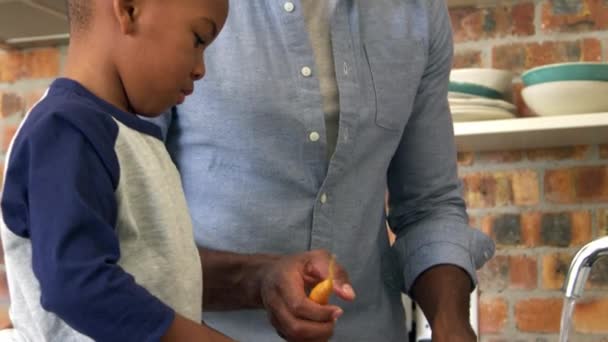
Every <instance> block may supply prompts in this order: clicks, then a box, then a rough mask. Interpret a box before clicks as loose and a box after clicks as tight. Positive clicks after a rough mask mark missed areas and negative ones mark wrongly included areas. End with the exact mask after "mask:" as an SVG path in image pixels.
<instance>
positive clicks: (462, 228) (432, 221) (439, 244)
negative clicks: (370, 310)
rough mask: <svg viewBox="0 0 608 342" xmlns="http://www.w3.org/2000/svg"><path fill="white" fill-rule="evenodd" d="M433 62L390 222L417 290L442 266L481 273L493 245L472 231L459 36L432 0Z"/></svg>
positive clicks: (391, 183)
mask: <svg viewBox="0 0 608 342" xmlns="http://www.w3.org/2000/svg"><path fill="white" fill-rule="evenodd" d="M429 3H430V4H429V7H430V16H429V27H430V28H429V29H430V32H429V42H428V51H429V52H428V61H427V66H426V69H425V71H424V74H423V77H422V80H421V83H420V86H419V89H418V92H417V95H416V99H415V102H414V107H413V113H412V116H411V118H410V120H409V122H408V124H407V126H406V127H405V131H404V132H403V136H402V139H401V141H400V144H399V147H398V149H397V151H396V154H395V156H394V157H393V160H392V161H391V164H390V166H389V170H388V187H389V193H390V202H389V217H388V220H389V224H390V226H391V227H392V229H393V231H394V232H395V233H396V234H397V241H396V243H395V244H394V246H393V253H394V254H396V258H397V261H398V265H399V270H401V272H402V276H403V283H402V284H401V285H402V286H403V290H404V291H405V292H410V291H411V287H412V285H413V283H414V281H415V280H416V278H417V277H418V276H419V275H420V274H421V273H422V272H424V271H425V270H427V269H428V268H430V267H433V266H436V265H439V264H452V265H456V266H459V267H461V268H462V269H464V270H465V271H466V272H467V273H468V274H469V275H470V277H471V280H472V282H473V283H476V281H477V279H476V272H475V270H476V269H477V268H479V267H481V266H482V265H483V264H484V263H485V262H486V261H487V260H488V259H489V258H490V257H491V256H492V255H493V254H494V243H493V242H492V240H491V239H490V238H489V237H488V236H486V235H485V234H483V233H482V232H481V231H479V230H476V229H472V228H470V227H469V226H468V216H467V213H466V206H465V202H464V200H463V198H462V185H461V182H460V180H459V178H458V173H457V162H456V147H455V143H454V132H453V125H452V119H451V115H450V110H449V105H448V101H447V88H448V82H449V73H450V69H451V67H452V53H453V51H452V49H453V48H452V31H451V28H450V19H449V17H448V12H447V8H446V6H445V1H430V2H429Z"/></svg>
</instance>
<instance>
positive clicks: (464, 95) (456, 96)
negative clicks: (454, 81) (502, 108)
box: [448, 91, 487, 99]
mask: <svg viewBox="0 0 608 342" xmlns="http://www.w3.org/2000/svg"><path fill="white" fill-rule="evenodd" d="M448 99H487V97H483V96H478V95H473V94H467V93H461V92H457V91H450V92H448Z"/></svg>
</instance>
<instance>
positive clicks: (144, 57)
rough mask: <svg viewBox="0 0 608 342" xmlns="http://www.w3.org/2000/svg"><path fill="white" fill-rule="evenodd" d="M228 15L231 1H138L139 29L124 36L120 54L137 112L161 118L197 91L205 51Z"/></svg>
mask: <svg viewBox="0 0 608 342" xmlns="http://www.w3.org/2000/svg"><path fill="white" fill-rule="evenodd" d="M136 3H137V1H136ZM138 11H139V12H138ZM227 14H228V0H170V1H167V0H140V1H139V7H138V8H137V7H136V8H135V13H134V15H133V24H134V25H133V28H134V30H133V32H132V34H130V35H125V36H122V41H121V44H120V46H119V47H118V49H117V51H116V60H117V67H118V69H119V72H120V76H121V81H122V83H123V86H124V89H125V92H126V95H127V98H128V101H129V104H130V105H131V107H132V108H133V110H134V111H135V112H136V113H137V114H140V115H144V116H157V115H158V114H160V113H162V112H164V111H166V110H167V109H169V108H170V107H171V106H174V105H176V104H180V103H181V102H183V101H184V98H185V97H186V96H188V95H190V93H192V90H193V87H194V81H196V80H199V79H200V78H202V77H203V75H204V73H205V66H204V62H203V52H204V50H205V48H206V47H207V46H209V44H210V43H211V42H212V41H213V40H214V39H215V37H216V36H217V34H218V33H219V31H220V30H221V29H222V27H223V26H224V23H225V21H226V16H227Z"/></svg>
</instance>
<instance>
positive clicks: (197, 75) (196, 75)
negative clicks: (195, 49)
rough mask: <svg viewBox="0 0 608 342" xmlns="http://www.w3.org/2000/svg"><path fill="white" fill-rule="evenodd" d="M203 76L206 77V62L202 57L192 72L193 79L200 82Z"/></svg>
mask: <svg viewBox="0 0 608 342" xmlns="http://www.w3.org/2000/svg"><path fill="white" fill-rule="evenodd" d="M203 76H205V61H204V59H203V58H202V55H201V57H200V59H199V60H198V61H197V62H196V65H195V67H194V69H193V70H192V79H193V80H195V81H198V80H200V79H201V78H203Z"/></svg>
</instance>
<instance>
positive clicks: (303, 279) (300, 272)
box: [260, 251, 355, 341]
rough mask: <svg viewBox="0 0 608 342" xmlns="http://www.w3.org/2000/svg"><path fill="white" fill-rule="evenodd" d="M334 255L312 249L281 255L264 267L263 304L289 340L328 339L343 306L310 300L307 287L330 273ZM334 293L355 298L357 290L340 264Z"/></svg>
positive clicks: (346, 298) (347, 297) (335, 277)
mask: <svg viewBox="0 0 608 342" xmlns="http://www.w3.org/2000/svg"><path fill="white" fill-rule="evenodd" d="M330 259H331V257H330V254H329V253H328V252H326V251H312V252H306V253H302V254H297V255H293V256H285V257H281V258H279V259H277V260H275V262H273V263H270V264H268V265H267V266H266V267H265V269H262V270H261V271H262V272H263V276H262V278H261V284H260V291H261V297H262V303H263V305H264V307H265V308H266V310H267V311H268V316H269V318H270V322H271V323H272V325H273V326H274V327H275V329H276V330H277V332H278V334H279V335H280V336H281V337H283V338H285V339H287V340H288V341H327V340H328V339H329V338H330V337H331V336H332V334H333V330H334V327H335V321H336V320H337V319H338V317H340V316H341V315H342V313H343V312H342V309H341V308H339V307H337V306H334V305H319V304H317V303H315V302H313V301H311V300H310V299H308V297H307V295H306V293H307V290H309V289H310V288H312V287H313V286H314V285H316V284H317V283H318V282H320V281H322V280H323V279H325V278H326V277H327V276H328V267H329V262H330ZM334 293H335V294H336V296H337V297H339V298H341V299H343V300H347V301H352V300H354V298H355V293H354V291H353V289H352V287H351V286H350V282H349V280H348V276H347V274H346V272H345V271H344V269H343V268H342V267H341V266H340V265H339V264H338V263H336V264H335V268H334Z"/></svg>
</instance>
